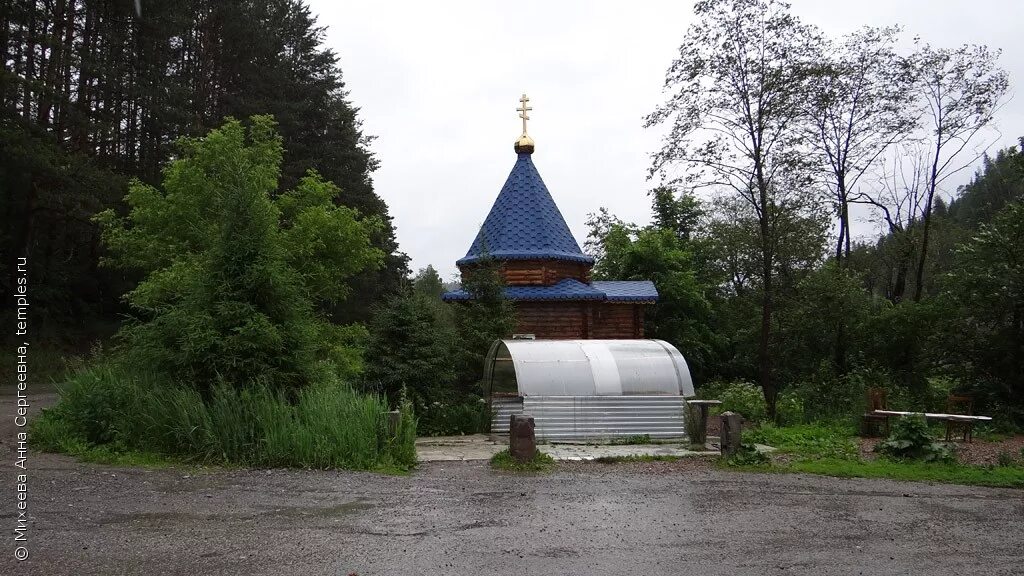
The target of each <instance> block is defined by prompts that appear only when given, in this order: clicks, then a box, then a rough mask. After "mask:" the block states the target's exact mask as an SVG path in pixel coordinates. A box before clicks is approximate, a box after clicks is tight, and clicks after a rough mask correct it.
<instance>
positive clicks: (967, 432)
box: [871, 410, 992, 442]
mask: <svg viewBox="0 0 1024 576" xmlns="http://www.w3.org/2000/svg"><path fill="white" fill-rule="evenodd" d="M871 413H872V414H875V415H877V416H885V417H888V418H891V417H893V416H924V417H925V419H926V420H940V421H943V422H947V423H956V424H961V425H963V428H964V440H965V441H967V442H970V441H971V427H973V426H974V424H976V423H978V422H991V421H992V417H991V416H969V415H967V414H939V413H934V412H901V411H899V410H872V411H871ZM949 440H950V431H949V429H947V430H946V441H947V442H948V441H949Z"/></svg>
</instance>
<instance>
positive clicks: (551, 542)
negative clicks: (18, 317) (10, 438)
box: [0, 447, 1024, 576]
mask: <svg viewBox="0 0 1024 576" xmlns="http://www.w3.org/2000/svg"><path fill="white" fill-rule="evenodd" d="M7 448H9V447H5V449H4V451H3V452H4V453H5V454H13V453H12V452H11V451H9V450H8V449H7ZM28 465H29V470H28V472H29V483H28V484H29V488H28V489H29V492H28V500H27V503H28V520H29V523H28V525H29V529H28V531H27V538H28V542H27V543H25V545H26V548H27V549H28V550H29V552H30V556H29V558H28V559H27V560H25V561H24V562H17V561H16V560H15V559H14V554H13V551H14V548H15V544H16V543H15V542H14V541H13V528H14V525H15V522H16V519H17V518H16V513H15V508H14V498H15V491H14V481H15V480H14V474H13V472H14V468H13V466H12V465H10V464H8V465H7V466H5V469H6V471H7V473H6V474H5V475H4V484H5V488H4V490H3V491H2V492H0V494H6V497H5V501H2V502H0V523H2V525H3V528H4V532H5V533H6V534H7V535H8V536H7V537H6V539H5V542H6V544H5V545H4V547H3V548H2V549H0V574H5V575H7V574H10V575H15V574H47V575H61V574H69V575H70V574H74V575H86V574H103V575H116V574H171V575H174V574H181V575H188V576H198V575H205V574H244V575H247V576H255V575H261V574H274V575H279V574H340V575H348V574H352V573H356V574H359V575H363V576H366V575H371V574H467V575H473V576H483V575H488V574H615V575H621V574H701V575H702V576H703V575H716V574H722V575H726V574H728V575H740V574H814V575H822V574H901V575H902V574H985V575H986V576H996V575H1001V574H1007V575H1009V574H1024V492H1022V491H1018V490H1009V489H993V488H980V487H964V486H951V485H929V484H920V483H907V482H896V481H888V480H847V479H833V478H826V477H818V476H803V475H782V474H756V473H741V472H734V471H729V470H721V469H719V468H717V467H715V466H714V465H713V464H711V463H710V461H709V460H707V459H698V458H689V459H684V460H680V461H677V462H642V463H641V462H637V463H629V464H599V463H561V464H559V465H558V466H557V468H556V469H555V470H554V471H553V472H551V473H548V474H544V475H534V476H524V475H515V474H511V473H506V472H496V471H493V470H491V469H490V468H489V467H488V465H487V464H486V463H485V462H433V463H427V464H424V465H422V466H421V467H420V468H419V469H418V470H416V471H415V472H413V473H412V474H410V475H408V476H386V475H380V474H373V473H360V472H345V471H301V470H271V471H267V470H226V469H189V468H162V469H142V468H118V467H110V466H103V465H95V464H85V463H80V462H77V461H75V460H73V459H71V458H69V457H65V456H60V455H52V454H38V453H30V454H29V461H28Z"/></svg>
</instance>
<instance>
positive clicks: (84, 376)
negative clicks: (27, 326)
mask: <svg viewBox="0 0 1024 576" xmlns="http://www.w3.org/2000/svg"><path fill="white" fill-rule="evenodd" d="M60 389H61V395H60V401H59V402H58V404H57V405H56V406H55V407H53V408H51V409H49V410H46V411H44V412H43V414H42V415H41V416H39V417H37V418H36V419H35V420H34V421H33V423H32V428H31V434H30V443H31V445H32V447H33V448H35V449H38V450H43V451H51V452H64V453H68V454H72V455H76V456H79V457H81V458H83V459H87V460H98V461H115V462H116V461H118V460H124V461H126V462H128V463H131V462H136V461H140V462H151V461H155V460H159V459H160V458H166V459H169V460H173V461H183V462H192V463H199V464H235V465H241V466H251V467H301V468H316V469H323V468H351V469H361V470H384V471H398V470H405V469H408V468H410V467H412V466H413V465H414V464H415V460H416V451H415V437H416V423H415V419H414V417H413V415H412V413H411V410H408V409H407V410H405V411H404V412H403V414H402V418H401V422H400V424H399V426H398V429H397V431H396V432H394V433H389V431H388V428H387V421H386V411H387V404H386V403H385V402H384V401H383V399H382V398H380V397H377V396H374V395H367V394H361V393H358V392H356V391H354V390H352V389H351V388H350V387H349V386H347V385H345V384H342V383H323V384H320V385H316V386H311V387H309V388H306V389H303V390H301V391H298V392H295V393H293V394H292V396H291V397H288V396H286V395H285V394H283V393H280V392H275V391H273V390H271V389H270V388H267V387H265V386H254V387H252V388H248V389H243V390H234V389H232V388H229V387H226V386H218V387H215V388H214V389H213V390H212V391H211V393H210V394H209V397H207V398H204V397H203V396H201V395H200V393H199V392H198V391H196V390H195V389H194V388H191V387H188V386H182V385H176V384H173V383H168V382H166V381H164V380H161V379H159V378H156V377H154V376H151V375H146V374H138V373H132V372H129V371H127V370H125V369H119V368H116V367H98V368H91V369H86V370H82V371H80V372H78V373H76V374H74V375H73V376H72V377H71V378H70V379H69V380H68V381H67V382H66V383H65V384H64V385H63V386H61V387H60Z"/></svg>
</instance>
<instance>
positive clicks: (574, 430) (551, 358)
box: [484, 340, 694, 441]
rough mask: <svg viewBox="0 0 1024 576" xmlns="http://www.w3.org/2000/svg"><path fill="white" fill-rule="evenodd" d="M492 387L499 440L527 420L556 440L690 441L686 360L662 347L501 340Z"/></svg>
mask: <svg viewBox="0 0 1024 576" xmlns="http://www.w3.org/2000/svg"><path fill="white" fill-rule="evenodd" d="M484 386H485V389H486V390H487V394H488V401H489V403H490V407H491V410H492V415H493V419H492V423H491V432H492V433H494V434H507V433H508V426H509V416H510V415H511V414H517V413H526V414H530V415H532V416H533V417H534V420H535V422H536V426H537V427H536V431H537V437H538V439H541V440H548V441H559V440H561V441H576V440H595V439H608V438H616V437H626V436H636V435H644V434H646V435H649V436H650V437H651V438H676V437H682V436H685V435H686V426H685V413H686V411H685V400H684V399H685V398H686V397H692V396H693V395H694V392H693V380H692V378H691V376H690V370H689V367H688V366H687V365H686V359H685V358H683V355H682V354H680V352H679V350H677V349H676V348H675V347H674V346H672V345H671V344H669V343H668V342H664V341H662V340H497V341H495V342H494V344H492V345H491V348H490V350H489V351H488V353H487V359H486V363H485V366H484Z"/></svg>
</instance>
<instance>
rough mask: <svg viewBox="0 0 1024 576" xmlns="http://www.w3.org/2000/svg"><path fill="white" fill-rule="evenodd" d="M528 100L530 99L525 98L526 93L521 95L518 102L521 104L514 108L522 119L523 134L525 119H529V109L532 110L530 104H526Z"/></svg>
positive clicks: (524, 132) (524, 131)
mask: <svg viewBox="0 0 1024 576" xmlns="http://www.w3.org/2000/svg"><path fill="white" fill-rule="evenodd" d="M529 101H530V99H529V98H527V96H526V94H523V96H522V97H521V98H519V102H520V103H521V104H522V105H521V106H520V107H519V108H516V111H517V112H519V117H520V118H522V119H523V134H526V121H527V120H529V119H530V110H533V107H532V106H527V105H526V103H527V102H529Z"/></svg>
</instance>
